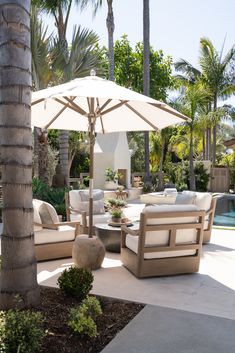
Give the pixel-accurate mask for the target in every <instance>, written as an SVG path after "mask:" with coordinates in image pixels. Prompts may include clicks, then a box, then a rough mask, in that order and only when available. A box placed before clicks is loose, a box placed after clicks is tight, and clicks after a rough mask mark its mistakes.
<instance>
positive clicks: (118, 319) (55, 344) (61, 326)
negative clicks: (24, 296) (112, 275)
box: [37, 287, 144, 353]
mask: <svg viewBox="0 0 235 353" xmlns="http://www.w3.org/2000/svg"><path fill="white" fill-rule="evenodd" d="M96 297H97V299H99V301H100V303H101V307H102V311H103V314H102V315H100V316H99V317H98V318H97V319H96V320H95V321H96V324H97V331H98V336H97V337H95V338H89V337H86V336H83V337H81V336H79V335H77V334H75V333H73V331H72V329H71V328H70V327H69V326H68V325H67V322H68V312H69V309H70V308H71V307H73V306H76V305H78V304H79V302H78V301H77V300H76V299H74V298H71V297H67V296H66V295H64V294H63V293H62V292H61V291H60V290H59V289H57V288H49V287H41V304H40V306H39V307H38V308H37V310H39V311H41V312H42V314H43V316H44V318H45V323H44V325H45V329H46V330H47V331H48V334H47V336H46V338H45V339H44V341H43V342H44V343H43V349H42V353H62V352H63V353H65V352H66V353H76V352H77V353H78V352H79V353H99V352H101V351H102V349H103V348H104V347H105V346H106V345H107V344H108V343H109V342H110V341H111V340H112V339H113V338H114V337H115V336H116V334H117V333H118V332H119V331H120V330H122V329H123V328H124V327H125V326H126V325H127V324H128V322H129V321H130V320H132V319H133V318H134V317H135V316H136V315H137V314H138V313H139V312H140V311H141V310H142V309H143V307H144V305H143V304H138V303H132V302H127V301H122V300H117V299H113V298H106V297H99V296H96Z"/></svg>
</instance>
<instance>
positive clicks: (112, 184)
mask: <svg viewBox="0 0 235 353" xmlns="http://www.w3.org/2000/svg"><path fill="white" fill-rule="evenodd" d="M117 185H118V172H117V171H115V170H113V169H112V168H106V169H105V185H104V186H105V189H108V190H113V189H116V188H117Z"/></svg>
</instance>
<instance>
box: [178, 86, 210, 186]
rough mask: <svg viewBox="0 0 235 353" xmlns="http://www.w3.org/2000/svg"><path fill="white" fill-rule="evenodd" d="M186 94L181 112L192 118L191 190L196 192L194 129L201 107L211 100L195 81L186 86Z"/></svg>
mask: <svg viewBox="0 0 235 353" xmlns="http://www.w3.org/2000/svg"><path fill="white" fill-rule="evenodd" d="M184 85H185V90H184V94H183V95H182V96H181V103H182V106H181V111H183V112H184V113H185V115H187V116H189V117H190V118H191V121H190V122H189V123H188V125H189V131H190V135H189V188H190V190H196V181H195V174H194V166H193V157H194V150H193V146H194V129H195V124H196V120H197V116H198V112H199V109H200V106H203V105H205V104H207V103H208V100H209V98H210V96H209V94H208V91H207V90H206V89H205V87H204V86H203V85H202V83H201V82H200V81H195V82H194V83H193V84H187V83H186V84H185V82H184Z"/></svg>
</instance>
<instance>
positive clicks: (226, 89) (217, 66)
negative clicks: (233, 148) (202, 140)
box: [200, 38, 235, 165]
mask: <svg viewBox="0 0 235 353" xmlns="http://www.w3.org/2000/svg"><path fill="white" fill-rule="evenodd" d="M200 44H201V56H200V65H201V68H202V74H203V76H202V79H203V82H204V83H205V85H206V87H208V89H209V91H210V93H211V95H212V104H213V111H214V112H216V110H217V104H218V98H227V97H229V96H230V95H231V94H232V93H233V92H235V84H234V81H233V77H232V76H231V75H229V72H228V70H229V68H230V66H231V64H232V62H233V60H234V59H235V47H232V48H231V49H230V50H229V51H228V53H227V54H226V56H225V57H224V58H223V57H222V56H223V47H222V49H221V51H220V53H218V52H217V50H216V49H215V47H214V46H213V44H212V42H211V41H210V40H209V39H208V38H201V41H200ZM216 136H217V121H216V122H215V124H214V126H213V149H212V164H213V165H214V164H215V160H216Z"/></svg>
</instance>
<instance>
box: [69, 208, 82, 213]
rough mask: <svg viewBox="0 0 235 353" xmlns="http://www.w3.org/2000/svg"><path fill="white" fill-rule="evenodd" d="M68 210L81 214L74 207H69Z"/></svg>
mask: <svg viewBox="0 0 235 353" xmlns="http://www.w3.org/2000/svg"><path fill="white" fill-rule="evenodd" d="M68 209H69V211H71V212H75V213H81V212H80V211H79V210H77V209H76V208H74V207H72V206H69V207H68Z"/></svg>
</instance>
